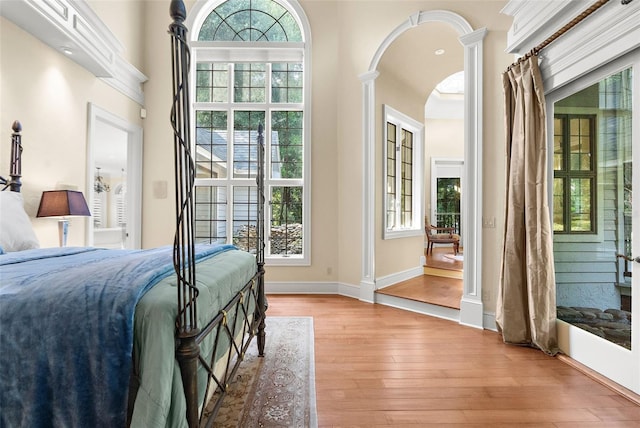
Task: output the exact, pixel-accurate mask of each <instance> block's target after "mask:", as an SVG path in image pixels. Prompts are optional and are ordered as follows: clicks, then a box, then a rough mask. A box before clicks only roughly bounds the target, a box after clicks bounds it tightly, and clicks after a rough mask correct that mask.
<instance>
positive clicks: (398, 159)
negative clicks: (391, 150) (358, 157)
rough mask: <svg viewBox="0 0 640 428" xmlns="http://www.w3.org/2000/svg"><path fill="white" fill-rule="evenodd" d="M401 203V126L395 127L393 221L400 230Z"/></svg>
mask: <svg viewBox="0 0 640 428" xmlns="http://www.w3.org/2000/svg"><path fill="white" fill-rule="evenodd" d="M401 201H402V126H401V124H399V123H398V124H397V126H396V201H395V207H394V208H395V213H394V216H395V219H396V228H397V229H402V223H401V221H402V216H401V214H400V211H401V206H402V204H401Z"/></svg>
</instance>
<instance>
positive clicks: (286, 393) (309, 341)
mask: <svg viewBox="0 0 640 428" xmlns="http://www.w3.org/2000/svg"><path fill="white" fill-rule="evenodd" d="M265 330H266V334H267V336H266V346H265V355H264V357H263V358H260V357H258V349H257V341H256V340H255V338H254V340H253V341H252V343H251V345H250V346H249V349H248V350H247V353H246V354H245V360H244V361H243V363H242V364H241V365H240V368H239V369H238V372H237V374H236V377H235V379H234V381H233V383H232V384H230V386H229V391H228V393H227V396H226V397H225V399H224V402H223V404H222V407H221V408H220V411H219V412H218V416H217V417H216V420H215V422H214V424H213V426H214V427H217V428H236V427H241V428H249V427H317V426H318V420H317V413H316V388H315V365H314V348H313V318H311V317H295V318H294V317H269V315H268V313H267V319H266V329H265Z"/></svg>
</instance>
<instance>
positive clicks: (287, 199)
mask: <svg viewBox="0 0 640 428" xmlns="http://www.w3.org/2000/svg"><path fill="white" fill-rule="evenodd" d="M270 242H271V254H277V255H283V256H286V255H291V254H302V187H274V188H272V191H271V236H270Z"/></svg>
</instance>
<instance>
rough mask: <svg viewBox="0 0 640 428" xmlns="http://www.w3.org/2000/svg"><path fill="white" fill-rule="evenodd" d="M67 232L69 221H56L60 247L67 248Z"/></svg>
mask: <svg viewBox="0 0 640 428" xmlns="http://www.w3.org/2000/svg"><path fill="white" fill-rule="evenodd" d="M68 232H69V220H66V219H62V220H58V237H59V238H60V246H61V247H66V246H67V233H68Z"/></svg>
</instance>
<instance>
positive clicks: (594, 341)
mask: <svg viewBox="0 0 640 428" xmlns="http://www.w3.org/2000/svg"><path fill="white" fill-rule="evenodd" d="M639 57H640V55H638V54H637V52H636V53H635V54H631V55H629V56H627V57H625V58H624V59H622V60H620V61H618V62H617V63H613V64H609V65H608V66H606V67H605V68H603V69H602V70H600V71H598V72H596V73H592V74H591V75H590V76H587V77H585V78H582V79H580V81H578V82H575V83H573V84H571V85H569V86H568V87H566V88H563V89H562V90H561V91H558V92H561V93H559V94H556V93H553V94H550V96H549V97H548V102H549V103H550V104H552V105H553V109H549V111H550V112H552V114H550V115H549V116H550V117H549V121H550V123H551V124H552V125H551V126H550V127H549V128H550V129H549V133H550V139H552V140H551V141H552V142H553V155H552V160H551V162H552V164H553V165H552V169H553V180H552V182H553V204H552V206H553V208H552V211H553V212H552V214H553V229H554V258H555V270H556V302H557V316H558V336H559V344H560V348H561V350H562V351H563V352H564V353H565V354H567V355H569V356H570V357H571V358H573V359H574V360H577V361H579V362H581V363H583V364H585V365H586V366H588V367H590V368H591V369H593V370H595V371H597V372H599V373H601V374H602V375H604V376H606V377H608V378H609V379H611V380H613V381H614V382H616V383H618V384H620V385H622V386H624V387H626V388H628V389H630V390H632V391H634V392H636V393H640V349H639V348H640V341H639V340H638V339H639V333H640V328H639V327H638V326H639V322H638V318H639V315H638V306H640V305H639V304H640V301H638V300H639V299H640V297H638V283H639V282H640V269H635V270H636V275H635V276H634V275H633V270H634V265H636V266H638V264H640V234H638V233H636V234H635V236H634V234H633V228H634V223H635V225H636V226H635V227H636V228H638V224H640V219H639V218H638V217H639V213H640V203H639V202H638V200H637V198H636V201H635V202H634V200H633V197H632V196H633V189H634V188H636V189H639V188H640V187H639V186H640V184H639V181H640V174H639V173H636V174H634V173H633V169H634V168H633V165H634V164H637V162H638V157H639V155H640V138H639V135H640V132H638V130H639V129H640V124H639V120H638V117H639V113H640V112H639V111H638V108H636V109H635V110H634V105H635V106H638V105H640V103H639V98H640V97H639V94H640V91H639V90H638V88H640V79H639V77H640V61H639V60H638V58H639ZM551 133H552V134H551ZM634 204H635V205H634ZM636 260H637V261H636Z"/></svg>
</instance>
